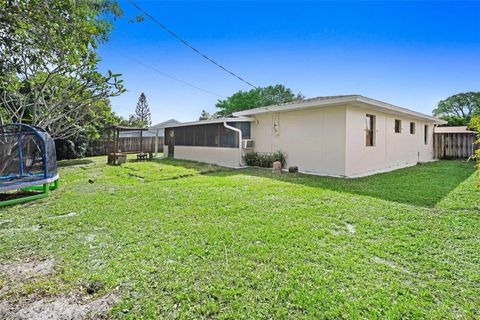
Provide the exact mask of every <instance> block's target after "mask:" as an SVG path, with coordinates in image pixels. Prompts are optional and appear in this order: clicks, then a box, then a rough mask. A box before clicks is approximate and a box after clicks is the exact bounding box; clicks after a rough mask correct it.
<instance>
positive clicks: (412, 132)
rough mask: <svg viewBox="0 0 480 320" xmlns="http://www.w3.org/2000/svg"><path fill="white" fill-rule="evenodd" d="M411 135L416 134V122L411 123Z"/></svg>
mask: <svg viewBox="0 0 480 320" xmlns="http://www.w3.org/2000/svg"><path fill="white" fill-rule="evenodd" d="M410 134H415V122H410Z"/></svg>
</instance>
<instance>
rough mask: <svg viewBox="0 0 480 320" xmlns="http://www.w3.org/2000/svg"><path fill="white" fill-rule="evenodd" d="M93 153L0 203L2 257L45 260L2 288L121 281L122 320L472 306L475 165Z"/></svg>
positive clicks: (53, 291)
mask: <svg viewBox="0 0 480 320" xmlns="http://www.w3.org/2000/svg"><path fill="white" fill-rule="evenodd" d="M104 161H105V159H104V158H91V159H86V161H85V160H84V161H73V162H70V163H67V162H66V163H64V164H63V165H62V166H61V169H60V174H61V177H62V180H61V181H62V182H61V188H60V189H59V190H57V191H55V192H52V193H51V197H50V198H48V199H45V200H41V201H37V202H33V203H29V204H24V205H18V206H14V207H9V208H3V209H0V210H1V211H0V239H1V241H0V264H3V265H10V264H12V261H24V260H32V259H33V258H32V257H38V259H39V260H42V261H44V260H45V259H54V261H55V267H54V272H53V273H52V274H48V275H47V276H43V277H42V278H41V279H39V280H35V279H33V280H29V282H28V283H27V284H23V285H22V286H16V287H11V288H10V287H6V286H5V284H6V283H9V281H10V280H9V279H8V278H7V276H6V275H5V274H2V275H0V287H1V286H2V285H3V286H4V288H3V290H2V288H0V296H2V297H0V299H8V300H9V301H13V300H15V299H21V298H25V297H31V296H35V295H37V296H42V297H45V296H58V295H62V294H63V295H65V296H66V295H68V294H70V293H71V292H79V294H84V295H87V294H93V295H94V296H96V297H102V296H104V295H106V294H108V293H109V292H113V291H115V290H119V292H120V293H121V299H120V301H119V302H118V304H117V305H116V306H115V307H114V308H113V309H112V310H111V312H110V316H111V317H113V318H125V319H136V318H202V317H205V318H235V319H236V318H245V319H251V318H329V319H331V318H368V319H372V318H465V319H468V318H471V319H473V318H479V317H480V267H479V266H480V237H479V227H480V223H479V222H480V203H479V201H480V190H479V189H478V182H476V181H475V176H474V167H473V164H471V163H466V162H458V161H439V162H435V163H430V164H425V165H420V166H416V167H413V168H407V169H402V170H397V171H395V172H391V173H385V174H379V175H375V176H372V177H366V178H361V179H353V180H348V179H334V178H323V177H314V176H306V175H302V174H288V173H285V174H281V175H273V174H271V173H270V172H269V171H267V170H261V169H245V170H229V169H225V168H220V167H216V166H211V165H206V164H199V163H194V162H187V161H173V160H159V161H155V162H129V163H127V164H126V165H124V166H122V167H111V166H106V165H105V164H104ZM89 180H90V182H89ZM89 288H95V290H90V291H92V292H87V291H89ZM0 301H1V300H0ZM0 304H1V303H0Z"/></svg>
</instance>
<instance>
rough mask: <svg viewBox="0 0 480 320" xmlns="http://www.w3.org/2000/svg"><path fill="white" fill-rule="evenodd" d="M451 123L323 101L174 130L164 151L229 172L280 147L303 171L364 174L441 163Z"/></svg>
mask: <svg viewBox="0 0 480 320" xmlns="http://www.w3.org/2000/svg"><path fill="white" fill-rule="evenodd" d="M444 123H446V122H445V121H443V120H440V119H437V118H435V117H432V116H429V115H425V114H422V113H419V112H416V111H412V110H409V109H406V108H402V107H398V106H394V105H391V104H388V103H385V102H381V101H378V100H374V99H371V98H367V97H364V96H361V95H343V96H324V97H316V98H312V99H306V100H301V101H298V102H293V103H286V104H282V105H274V106H268V107H261V108H256V109H250V110H245V111H240V112H236V113H234V117H233V118H226V119H215V120H208V121H196V122H189V123H182V124H176V125H170V126H168V127H167V128H166V129H165V133H166V138H165V144H166V147H165V148H164V150H165V152H166V153H167V154H168V155H169V156H170V157H174V158H178V159H187V160H195V161H201V162H207V163H214V164H219V165H223V166H227V167H241V166H243V165H244V161H243V155H244V154H245V153H246V152H249V151H255V152H262V153H272V152H275V151H277V150H281V151H283V152H285V153H286V155H287V166H298V169H299V171H300V172H304V173H311V174H318V175H328V176H342V177H359V176H365V175H370V174H374V173H378V172H383V171H390V170H393V169H397V168H402V167H406V166H411V165H415V164H416V163H418V162H426V161H432V160H434V157H433V131H434V126H435V125H436V124H444Z"/></svg>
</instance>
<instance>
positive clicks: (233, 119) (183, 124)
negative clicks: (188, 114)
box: [165, 117, 255, 128]
mask: <svg viewBox="0 0 480 320" xmlns="http://www.w3.org/2000/svg"><path fill="white" fill-rule="evenodd" d="M252 121H255V119H253V118H249V117H238V118H218V119H211V120H200V121H191V122H182V123H177V124H172V125H169V126H166V127H165V128H176V127H186V126H196V125H201V124H212V123H224V122H252Z"/></svg>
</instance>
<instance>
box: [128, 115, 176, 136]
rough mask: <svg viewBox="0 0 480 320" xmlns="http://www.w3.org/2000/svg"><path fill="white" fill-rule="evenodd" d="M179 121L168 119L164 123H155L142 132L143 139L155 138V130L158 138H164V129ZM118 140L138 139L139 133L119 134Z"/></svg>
mask: <svg viewBox="0 0 480 320" xmlns="http://www.w3.org/2000/svg"><path fill="white" fill-rule="evenodd" d="M178 123H180V121H177V120H175V119H170V120H167V121H164V122H160V123H157V124H156V125H154V126H151V127H150V128H149V130H148V131H144V132H143V137H144V138H145V137H156V136H157V130H158V136H159V137H164V136H165V130H164V129H165V127H168V126H170V125H174V124H178ZM119 137H120V138H136V137H140V131H124V132H120V135H119Z"/></svg>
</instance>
